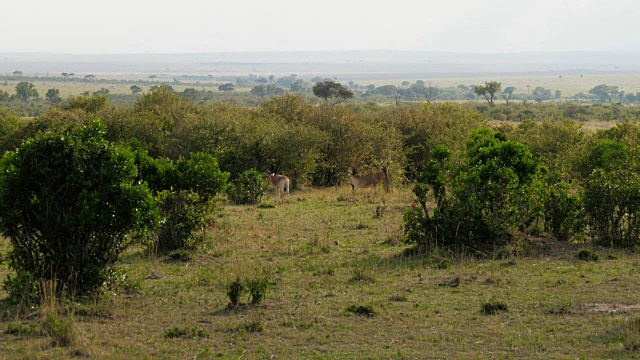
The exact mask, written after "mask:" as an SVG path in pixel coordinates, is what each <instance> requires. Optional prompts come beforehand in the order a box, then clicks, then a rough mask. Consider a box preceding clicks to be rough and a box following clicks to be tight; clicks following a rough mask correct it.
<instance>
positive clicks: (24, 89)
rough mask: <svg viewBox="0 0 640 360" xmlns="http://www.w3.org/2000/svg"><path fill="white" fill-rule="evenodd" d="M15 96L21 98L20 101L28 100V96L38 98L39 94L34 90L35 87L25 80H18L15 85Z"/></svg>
mask: <svg viewBox="0 0 640 360" xmlns="http://www.w3.org/2000/svg"><path fill="white" fill-rule="evenodd" d="M16 96H17V97H18V99H20V100H22V101H25V102H26V101H27V100H29V98H32V97H33V98H36V99H37V98H38V96H40V95H39V94H38V90H36V87H35V86H34V85H33V84H32V83H30V82H27V81H22V82H19V83H18V85H16Z"/></svg>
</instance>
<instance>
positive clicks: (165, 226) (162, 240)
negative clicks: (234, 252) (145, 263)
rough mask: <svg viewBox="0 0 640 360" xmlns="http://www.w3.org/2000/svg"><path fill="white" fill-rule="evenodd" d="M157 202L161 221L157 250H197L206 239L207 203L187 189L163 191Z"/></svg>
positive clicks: (208, 215)
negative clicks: (204, 232)
mask: <svg viewBox="0 0 640 360" xmlns="http://www.w3.org/2000/svg"><path fill="white" fill-rule="evenodd" d="M157 201H158V206H159V208H160V215H161V220H160V226H159V228H158V234H157V238H156V242H155V249H156V250H157V251H158V252H161V253H165V252H170V251H174V250H178V249H195V248H197V247H198V246H199V245H200V244H201V243H202V242H203V240H204V234H203V231H204V229H205V226H206V224H207V219H208V218H209V217H210V213H209V207H208V206H206V203H203V202H202V199H201V198H200V196H198V194H196V193H194V192H191V191H188V190H182V191H170V190H165V191H162V192H160V193H159V194H158V198H157Z"/></svg>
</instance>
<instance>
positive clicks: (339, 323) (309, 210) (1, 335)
mask: <svg viewBox="0 0 640 360" xmlns="http://www.w3.org/2000/svg"><path fill="white" fill-rule="evenodd" d="M412 198H413V195H412V192H411V191H410V190H409V189H408V188H395V189H393V190H392V192H391V193H388V194H387V193H384V192H383V191H380V192H379V193H378V197H377V198H376V199H372V198H371V197H370V195H365V194H358V196H357V198H356V200H354V199H353V198H351V195H350V189H349V188H348V187H346V186H341V187H335V188H327V189H306V190H301V191H297V192H293V193H292V194H291V195H290V198H289V200H290V202H289V203H287V202H285V203H284V204H283V205H280V204H278V205H277V206H275V207H271V206H264V205H263V206H258V207H256V206H233V205H227V204H223V205H222V206H221V207H220V210H219V215H218V218H217V219H216V222H215V226H214V228H212V229H211V230H210V234H209V235H210V240H209V241H208V243H207V245H206V247H205V248H204V249H201V250H199V251H197V252H195V253H193V254H190V259H189V260H188V261H176V260H171V259H169V258H167V257H160V256H155V255H153V254H148V253H146V252H145V251H143V250H141V249H132V250H130V251H128V252H127V253H126V254H125V256H123V257H122V258H121V261H120V263H119V264H118V266H119V267H120V268H122V269H125V270H126V271H127V273H128V275H129V276H130V277H131V278H132V280H133V281H134V282H135V281H137V282H140V284H141V288H140V290H139V291H138V292H134V293H132V294H126V293H124V292H119V293H107V294H105V295H103V296H102V297H99V298H97V299H95V300H93V301H89V302H88V303H84V304H68V305H59V306H60V307H62V311H61V315H60V316H61V317H63V318H66V319H69V321H70V322H71V323H72V325H73V335H74V336H73V337H72V343H71V344H70V345H69V346H66V347H64V346H53V345H52V338H51V337H50V336H47V335H38V334H37V333H35V334H30V335H16V334H14V333H15V331H13V333H12V331H9V329H10V328H12V327H14V328H15V326H16V325H15V324H16V323H20V324H22V325H23V326H30V325H33V326H35V327H36V328H37V327H38V326H39V325H38V324H39V319H40V316H39V311H38V310H37V309H34V310H33V314H32V315H31V316H30V317H29V316H26V317H15V316H10V315H7V314H10V313H11V312H10V311H6V312H5V316H4V317H3V318H2V321H1V322H0V357H2V358H3V359H23V358H31V359H66V358H70V357H78V358H83V357H88V358H101V359H102V358H105V359H132V358H139V359H157V358H166V359H187V358H189V359H194V358H195V359H203V358H222V359H238V358H242V359H270V358H280V359H299V358H305V359H333V358H345V359H346V358H372V359H373V358H376V359H377V358H385V359H388V358H392V359H424V358H448V359H468V358H539V359H550V358H634V357H637V356H639V355H640V353H638V352H637V350H633V349H637V348H638V344H640V341H639V340H638V339H639V338H640V336H638V326H636V325H634V324H636V322H634V321H635V319H637V318H638V311H639V310H640V309H639V308H638V304H639V303H640V298H639V297H638V295H637V294H638V288H639V286H638V283H637V279H638V275H639V273H640V257H639V256H638V255H637V254H636V253H633V252H622V251H614V250H610V249H603V248H591V247H589V248H590V249H592V250H594V251H596V252H597V253H598V254H599V256H600V260H599V261H597V262H586V261H581V260H578V259H577V258H576V253H578V251H579V250H581V249H583V248H586V246H582V245H576V244H567V243H557V242H555V241H553V240H550V239H546V238H544V237H541V238H536V239H523V240H522V241H520V242H519V244H518V245H514V246H512V247H510V248H507V249H502V250H496V251H495V253H493V254H486V255H488V257H487V258H484V259H480V258H478V257H472V256H471V255H473V254H472V253H471V251H469V252H468V254H466V255H464V256H456V257H455V258H454V260H453V262H452V263H451V264H448V263H447V262H446V261H444V260H443V259H444V257H441V256H438V255H437V254H434V255H432V256H430V257H420V256H415V255H407V254H410V252H407V246H405V245H403V244H402V243H401V238H402V214H403V212H404V210H405V209H406V208H407V207H409V206H410V204H411V202H412ZM264 203H266V205H272V204H273V196H272V195H270V196H267V197H265V199H263V204H264ZM7 247H8V241H6V240H5V241H4V243H3V246H2V248H3V250H4V251H6V249H7ZM7 273H8V269H7V266H6V264H3V265H2V266H1V267H0V277H1V278H5V277H6V275H7ZM261 276H268V277H269V279H270V280H271V281H272V286H271V288H270V292H269V293H268V294H267V297H266V300H265V301H264V302H262V303H260V304H257V305H250V304H248V299H246V298H245V297H243V298H241V304H240V305H239V306H238V307H236V308H229V307H228V306H227V305H228V303H229V298H228V297H227V295H226V293H227V285H228V284H229V283H230V282H231V281H233V280H235V279H236V278H240V279H245V278H256V277H261ZM4 296H6V294H5V293H0V298H3V297H4ZM495 301H497V302H500V303H504V304H505V305H506V307H507V310H506V311H497V312H496V313H495V314H492V315H485V314H484V313H483V312H482V309H483V306H484V305H485V304H488V303H491V302H495ZM350 307H351V309H352V310H353V309H367V312H365V315H358V314H360V312H358V311H349V310H348V309H349V308H350ZM369 310H370V311H372V312H373V315H372V316H367V315H366V314H368V311H369ZM629 324H631V325H629ZM174 328H180V329H200V330H203V331H202V332H201V333H200V335H201V336H191V337H178V338H166V337H165V336H164V334H165V332H167V331H168V330H170V329H174Z"/></svg>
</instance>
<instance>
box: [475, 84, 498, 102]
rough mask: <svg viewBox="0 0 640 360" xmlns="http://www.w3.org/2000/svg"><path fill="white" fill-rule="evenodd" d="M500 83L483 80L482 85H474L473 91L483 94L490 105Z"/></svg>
mask: <svg viewBox="0 0 640 360" xmlns="http://www.w3.org/2000/svg"><path fill="white" fill-rule="evenodd" d="M501 87H502V84H501V83H499V82H497V81H489V82H486V81H485V82H484V85H476V87H475V89H474V91H475V93H476V94H478V95H481V96H484V98H485V99H486V100H487V102H488V103H489V104H490V105H491V104H493V100H495V98H496V93H497V92H498V91H500V88H501Z"/></svg>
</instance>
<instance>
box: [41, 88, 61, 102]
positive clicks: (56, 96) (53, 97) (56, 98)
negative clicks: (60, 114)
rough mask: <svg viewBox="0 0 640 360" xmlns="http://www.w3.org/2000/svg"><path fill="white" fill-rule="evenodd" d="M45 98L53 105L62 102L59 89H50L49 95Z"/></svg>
mask: <svg viewBox="0 0 640 360" xmlns="http://www.w3.org/2000/svg"><path fill="white" fill-rule="evenodd" d="M44 96H45V98H46V99H47V101H49V102H50V103H52V104H57V103H59V102H60V101H62V98H61V97H60V90H58V89H49V90H47V93H46V94H45V95H44Z"/></svg>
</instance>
